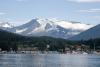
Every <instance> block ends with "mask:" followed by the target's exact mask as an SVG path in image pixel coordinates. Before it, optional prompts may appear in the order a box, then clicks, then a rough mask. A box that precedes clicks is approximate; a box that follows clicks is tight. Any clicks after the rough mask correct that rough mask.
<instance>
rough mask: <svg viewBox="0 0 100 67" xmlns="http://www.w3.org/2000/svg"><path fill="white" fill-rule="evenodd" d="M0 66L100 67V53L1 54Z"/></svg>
mask: <svg viewBox="0 0 100 67" xmlns="http://www.w3.org/2000/svg"><path fill="white" fill-rule="evenodd" d="M0 67H100V55H65V54H39V55H33V54H0Z"/></svg>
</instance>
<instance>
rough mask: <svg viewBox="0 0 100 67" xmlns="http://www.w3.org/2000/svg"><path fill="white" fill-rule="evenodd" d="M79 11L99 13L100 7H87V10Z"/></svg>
mask: <svg viewBox="0 0 100 67" xmlns="http://www.w3.org/2000/svg"><path fill="white" fill-rule="evenodd" d="M78 12H88V13H99V12H100V9H99V8H98V9H87V10H79V11H78Z"/></svg>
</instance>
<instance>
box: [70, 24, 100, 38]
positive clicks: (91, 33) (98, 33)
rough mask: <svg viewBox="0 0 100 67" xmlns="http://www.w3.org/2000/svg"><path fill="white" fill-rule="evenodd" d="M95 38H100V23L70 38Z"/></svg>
mask: <svg viewBox="0 0 100 67" xmlns="http://www.w3.org/2000/svg"><path fill="white" fill-rule="evenodd" d="M95 38H100V24H99V25H96V26H94V27H92V28H90V29H88V30H86V31H84V32H82V33H80V34H78V35H76V36H73V37H72V38H70V40H89V39H95Z"/></svg>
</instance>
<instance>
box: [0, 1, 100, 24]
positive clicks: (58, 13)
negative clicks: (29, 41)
mask: <svg viewBox="0 0 100 67" xmlns="http://www.w3.org/2000/svg"><path fill="white" fill-rule="evenodd" d="M35 17H42V18H57V19H62V20H66V21H75V22H81V23H86V24H93V25H96V24H100V0H0V21H5V22H6V21H8V22H12V23H13V24H17V25H20V24H23V23H26V22H28V21H30V20H31V19H33V18H35Z"/></svg>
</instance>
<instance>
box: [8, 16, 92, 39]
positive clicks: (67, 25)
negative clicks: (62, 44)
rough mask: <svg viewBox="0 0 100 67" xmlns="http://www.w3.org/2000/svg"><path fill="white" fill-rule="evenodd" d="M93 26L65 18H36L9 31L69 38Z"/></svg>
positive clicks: (26, 34) (28, 34) (27, 34)
mask: <svg viewBox="0 0 100 67" xmlns="http://www.w3.org/2000/svg"><path fill="white" fill-rule="evenodd" d="M91 27H92V25H87V24H82V23H76V22H75V23H74V22H67V21H64V20H57V19H44V18H35V19H32V20H31V21H30V22H28V23H26V24H23V25H20V26H17V27H14V28H11V29H9V30H8V31H11V32H14V33H18V34H21V35H25V36H52V37H57V38H69V37H72V36H74V35H76V34H79V33H80V32H83V31H85V30H87V29H89V28H91Z"/></svg>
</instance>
